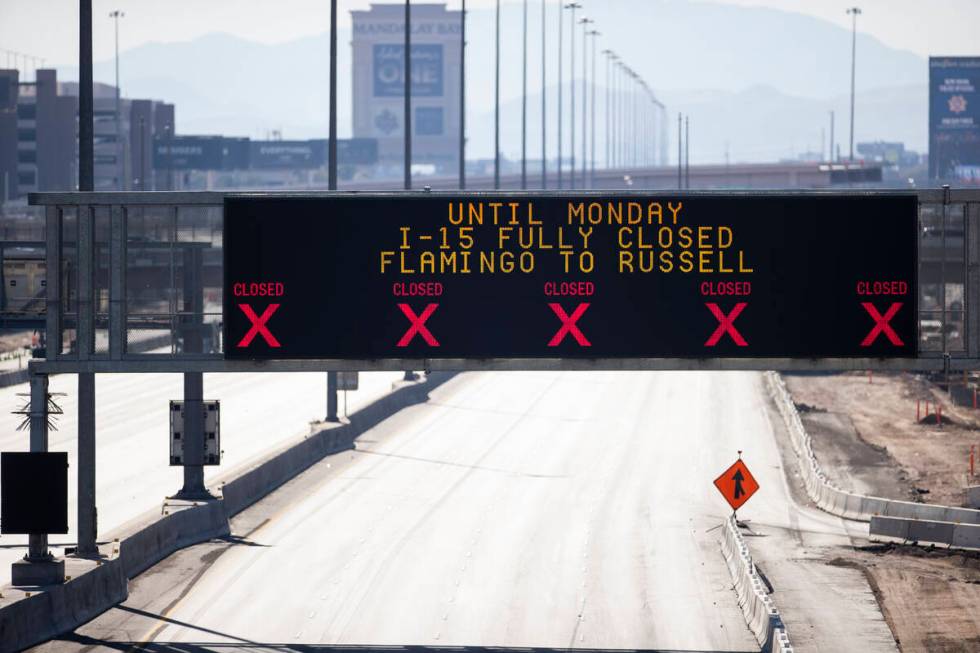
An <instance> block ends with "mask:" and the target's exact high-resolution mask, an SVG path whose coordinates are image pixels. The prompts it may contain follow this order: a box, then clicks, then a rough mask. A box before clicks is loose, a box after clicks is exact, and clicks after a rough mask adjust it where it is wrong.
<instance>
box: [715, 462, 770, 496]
mask: <svg viewBox="0 0 980 653" xmlns="http://www.w3.org/2000/svg"><path fill="white" fill-rule="evenodd" d="M741 453H742V452H741V451H740V452H739V458H738V460H736V461H735V464H733V465H732V466H731V467H729V468H728V469H726V470H725V471H724V472H723V473H722V475H721V476H719V477H718V478H716V479H715V487H716V488H718V491H719V492H721V495H722V496H723V497H725V501H727V502H728V505H730V506H731V507H732V510H738V509H739V508H741V507H742V505H743V504H744V503H745V502H746V501H748V500H749V499H750V498H751V497H752V495H753V494H755V493H756V491H757V490H758V489H759V483H758V482H756V480H755V477H753V476H752V473H751V472H749V468H748V467H747V466H746V465H745V463H744V462H743V461H742V457H741Z"/></svg>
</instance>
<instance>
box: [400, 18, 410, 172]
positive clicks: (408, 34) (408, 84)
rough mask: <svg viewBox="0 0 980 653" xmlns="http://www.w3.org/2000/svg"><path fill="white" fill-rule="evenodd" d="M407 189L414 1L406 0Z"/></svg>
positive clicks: (404, 120)
mask: <svg viewBox="0 0 980 653" xmlns="http://www.w3.org/2000/svg"><path fill="white" fill-rule="evenodd" d="M402 122H404V123H405V190H411V189H412V2H411V0H405V117H404V119H403V120H402Z"/></svg>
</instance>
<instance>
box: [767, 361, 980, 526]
mask: <svg viewBox="0 0 980 653" xmlns="http://www.w3.org/2000/svg"><path fill="white" fill-rule="evenodd" d="M765 385H766V388H767V390H768V391H769V394H770V396H771V397H772V399H773V401H774V402H775V403H776V407H777V408H778V410H779V413H780V416H781V417H782V419H783V423H784V424H785V425H786V429H787V431H788V432H789V436H790V441H791V442H792V445H793V450H794V451H795V452H796V456H797V460H798V462H799V467H800V472H801V474H802V476H803V485H804V487H805V488H806V491H807V495H809V497H810V499H812V500H813V502H814V503H816V504H817V506H818V507H819V508H820V509H822V510H824V511H826V512H829V513H831V514H833V515H837V516H839V517H844V518H845V519H853V520H856V521H870V520H871V518H872V517H874V516H875V515H885V516H888V517H902V518H906V519H915V520H920V521H941V522H961V523H966V524H980V510H971V509H969V508H956V507H951V506H939V505H934V504H928V503H913V502H911V501H897V500H894V499H882V498H880V497H868V496H864V495H860V494H853V493H851V492H845V491H844V490H841V489H840V488H838V487H837V486H835V485H834V484H833V483H832V482H831V481H830V480H829V479H828V478H827V477H826V475H825V474H824V473H823V472H822V471H821V470H820V465H819V463H818V462H817V458H816V456H815V455H814V454H813V449H812V447H811V442H810V436H809V434H807V432H806V428H805V427H804V426H803V422H802V420H800V415H799V412H798V411H797V410H796V404H794V403H793V398H792V397H791V396H790V394H789V391H788V390H787V389H786V384H785V383H784V382H783V379H782V377H781V376H780V375H779V374H777V373H776V372H766V374H765Z"/></svg>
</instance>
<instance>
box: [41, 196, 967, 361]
mask: <svg viewBox="0 0 980 653" xmlns="http://www.w3.org/2000/svg"><path fill="white" fill-rule="evenodd" d="M426 192H430V191H414V193H415V194H420V193H426ZM610 192H615V193H616V194H617V196H620V195H621V196H624V197H625V196H636V197H645V196H648V195H650V194H651V193H657V194H658V195H670V196H671V197H676V198H677V199H680V200H683V199H685V198H696V197H709V196H715V197H717V196H722V197H726V196H727V197H731V196H757V195H779V196H788V195H789V196H828V195H830V196H840V195H847V196H873V195H877V194H889V195H894V194H895V193H896V191H894V190H882V191H873V190H851V191H844V192H840V191H772V192H766V191H761V192H760V191H725V192H715V191H698V192H690V191H688V192H674V191H662V190H660V191H658V190H651V191H649V192H627V193H624V192H622V191H583V192H581V193H578V195H581V196H583V197H589V196H596V197H603V196H608V194H609V193H610ZM908 192H910V193H914V194H915V195H916V196H917V197H918V199H919V203H920V206H922V205H935V206H934V207H933V208H935V207H941V214H942V215H943V216H946V215H947V214H948V207H949V206H950V205H951V204H956V205H963V207H964V211H965V215H964V233H963V234H962V237H963V249H964V251H963V252H962V264H963V266H964V267H965V270H964V275H963V276H964V291H963V306H962V310H963V324H964V331H965V333H964V334H963V345H964V346H963V349H962V350H961V351H949V349H948V347H947V344H948V343H947V342H946V340H947V339H946V329H943V335H942V347H941V350H940V351H936V352H927V353H921V352H920V354H919V356H918V357H915V358H892V359H883V358H813V359H803V358H755V359H744V358H708V357H706V358H696V359H687V358H634V359H604V358H595V359H563V358H541V359H533V360H529V359H510V358H494V359H480V360H472V359H454V358H386V359H372V360H349V359H322V360H271V361H227V360H224V358H223V355H222V354H220V353H217V354H215V353H211V354H208V353H191V352H189V351H182V352H172V353H169V354H167V353H165V354H159V353H132V352H128V351H127V349H126V342H127V330H126V324H127V318H128V317H129V314H128V312H127V306H126V271H127V259H128V241H127V235H126V234H127V215H129V213H130V212H131V211H133V210H134V209H136V210H139V209H143V208H147V207H154V210H157V211H164V212H173V215H174V216H177V214H178V211H180V210H181V209H184V208H195V207H197V208H203V207H210V208H212V209H217V208H220V207H222V206H223V202H224V198H225V197H226V195H234V196H237V197H241V196H248V197H273V196H274V197H280V196H290V197H334V196H337V195H341V196H357V195H359V194H358V193H356V192H342V193H336V192H333V193H331V192H321V193H316V192H314V193H310V192H304V193H288V192H287V193H282V192H276V193H240V192H238V193H230V192H229V193H223V192H210V191H205V192H153V193H140V192H123V193H34V194H31V195H30V196H29V201H30V203H31V204H33V205H39V206H44V207H46V208H45V210H46V216H47V269H48V270H61V269H62V266H63V264H64V257H63V256H62V243H63V239H62V227H63V212H64V211H65V210H66V209H67V210H72V211H77V215H78V220H77V225H78V235H77V247H76V251H77V290H76V291H75V292H76V294H75V297H76V298H77V302H76V306H77V315H76V316H75V318H74V319H75V320H77V324H76V326H75V329H76V342H77V346H75V347H74V348H73V349H71V350H70V351H69V352H67V353H65V352H61V351H60V348H59V347H58V346H57V345H56V343H61V342H62V332H63V325H64V324H65V322H64V318H65V315H64V313H65V311H64V302H63V301H62V300H63V293H65V292H66V289H65V288H62V278H61V275H48V282H47V299H46V305H47V316H46V320H47V342H48V343H49V346H48V358H46V359H41V360H35V361H33V362H32V363H31V369H32V371H33V372H35V373H40V374H53V373H80V372H134V373H139V372H172V373H180V372H295V371H305V372H314V371H319V372H323V371H343V370H352V369H353V370H364V371H369V370H406V369H425V370H452V371H465V370H918V371H941V370H947V371H953V370H973V369H980V301H973V300H972V298H973V297H976V296H977V293H978V292H980V190H974V189H968V190H950V189H948V188H944V189H932V190H920V191H908ZM371 194H372V195H373V196H393V197H404V195H405V193H404V192H392V193H371ZM432 194H433V195H443V194H445V195H447V196H450V195H452V196H455V195H458V193H455V192H448V193H441V192H440V193H432ZM470 194H471V195H472V196H474V197H484V198H490V197H507V198H521V197H530V196H534V195H535V193H519V192H497V193H487V192H474V193H470ZM96 210H100V211H106V210H108V212H109V220H110V230H109V243H108V249H109V252H108V256H109V274H108V329H107V332H108V347H107V349H106V350H105V351H100V352H96V351H95V345H94V343H95V338H94V333H95V322H96V315H95V313H96V305H97V303H98V302H97V301H96V297H95V291H94V288H93V279H94V270H95V245H94V226H93V222H94V215H95V211H96ZM920 215H921V211H920ZM920 219H921V218H920ZM945 224H947V221H946V219H945V217H944V219H943V225H945ZM920 232H921V225H920ZM941 251H942V259H943V260H942V262H941V263H942V268H943V273H942V274H943V275H944V276H943V281H944V282H943V283H942V284H941V287H942V289H943V290H942V292H943V295H945V288H946V286H947V284H946V283H945V273H946V267H947V266H946V265H945V262H946V258H947V256H948V251H947V242H946V234H945V227H943V230H942V250H941ZM919 258H920V260H919V262H918V263H919V265H920V266H921V265H922V263H923V254H922V252H921V251H920V253H919ZM933 262H935V261H933ZM918 283H919V284H922V283H923V281H922V279H921V278H920V279H919V281H918ZM916 292H917V293H918V292H919V288H918V287H917V288H916ZM946 304H947V302H946V299H945V296H943V299H942V307H941V313H942V315H941V318H942V320H941V322H942V324H946V323H947V321H946ZM920 315H921V311H920Z"/></svg>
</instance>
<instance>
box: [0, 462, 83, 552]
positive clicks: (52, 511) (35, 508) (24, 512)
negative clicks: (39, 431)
mask: <svg viewBox="0 0 980 653" xmlns="http://www.w3.org/2000/svg"><path fill="white" fill-rule="evenodd" d="M0 531H2V532H3V534H4V535H9V534H36V535H37V534H64V533H67V532H68V454H67V453H66V452H64V451H55V452H31V453H24V452H10V451H5V452H3V453H0Z"/></svg>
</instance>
